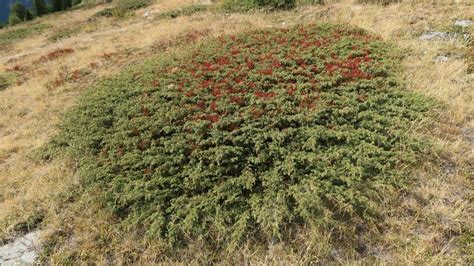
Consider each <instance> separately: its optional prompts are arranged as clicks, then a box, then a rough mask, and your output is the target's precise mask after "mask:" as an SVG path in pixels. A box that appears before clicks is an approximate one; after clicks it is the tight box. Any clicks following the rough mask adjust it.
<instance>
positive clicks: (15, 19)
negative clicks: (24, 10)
mask: <svg viewBox="0 0 474 266" xmlns="http://www.w3.org/2000/svg"><path fill="white" fill-rule="evenodd" d="M21 22H23V20H21V19H20V18H19V17H18V16H17V15H16V14H10V15H9V16H8V25H10V26H15V25H17V24H20V23H21Z"/></svg>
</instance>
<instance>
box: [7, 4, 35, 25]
mask: <svg viewBox="0 0 474 266" xmlns="http://www.w3.org/2000/svg"><path fill="white" fill-rule="evenodd" d="M32 19H33V15H32V14H31V12H30V11H29V10H28V9H26V7H25V6H24V5H23V4H21V3H20V2H16V3H14V4H13V5H12V6H11V7H10V16H9V17H8V23H9V24H10V26H13V25H16V24H18V23H20V22H22V21H27V20H32Z"/></svg>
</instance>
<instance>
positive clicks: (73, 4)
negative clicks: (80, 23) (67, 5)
mask: <svg viewBox="0 0 474 266" xmlns="http://www.w3.org/2000/svg"><path fill="white" fill-rule="evenodd" d="M81 3H82V0H72V6H77V5H79V4H81Z"/></svg>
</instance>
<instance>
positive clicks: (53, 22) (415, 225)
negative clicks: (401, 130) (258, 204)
mask: <svg viewBox="0 0 474 266" xmlns="http://www.w3.org/2000/svg"><path fill="white" fill-rule="evenodd" d="M191 4H194V2H193V1H191V0H189V1H186V0H173V1H157V2H156V3H154V4H152V5H151V6H149V7H146V8H144V9H139V10H137V11H134V13H135V16H126V17H121V18H113V17H98V16H95V14H96V13H97V12H99V11H101V10H104V9H105V8H109V6H108V5H99V6H95V7H91V8H88V9H82V10H75V11H71V12H66V13H59V14H53V15H49V16H46V17H42V18H39V19H37V20H35V21H34V22H33V23H34V25H35V27H31V25H20V26H18V27H15V28H13V29H3V30H0V36H1V39H0V62H1V64H0V110H1V114H2V115H1V116H0V240H2V241H8V240H9V239H11V238H13V237H14V236H15V235H17V234H19V233H21V232H22V231H26V230H29V228H32V227H36V226H39V227H40V228H42V229H43V236H44V239H45V243H46V248H45V253H44V255H45V256H46V255H47V259H51V260H53V261H56V262H58V261H64V260H75V261H107V260H108V259H110V257H111V256H112V257H115V258H116V259H118V260H134V261H136V260H138V261H141V262H150V261H157V260H166V258H163V257H158V255H159V254H162V252H163V250H164V249H166V247H163V246H162V242H161V240H160V239H154V238H151V239H147V240H145V241H143V240H142V238H141V233H140V232H139V231H133V230H131V231H130V230H129V231H124V230H121V229H120V230H119V229H117V228H116V227H115V226H113V225H114V224H115V223H116V222H118V221H119V220H118V218H117V217H116V215H114V213H113V212H111V211H109V210H108V209H107V208H104V207H103V206H102V204H99V202H98V201H96V200H93V197H89V198H84V197H81V195H78V194H77V191H81V190H80V189H79V190H78V187H79V188H80V186H82V185H83V183H82V180H83V179H82V178H81V175H80V174H78V172H76V169H77V166H78V165H76V164H75V162H74V161H73V160H72V161H71V160H69V159H68V158H67V157H54V158H53V159H49V158H46V159H49V160H44V158H41V156H39V155H38V153H39V152H38V150H39V148H41V147H43V146H44V145H45V144H46V143H48V142H49V141H51V139H52V138H53V137H54V136H56V135H57V134H58V133H59V132H60V130H59V128H58V126H59V125H60V124H61V121H62V119H63V115H64V114H65V113H66V112H67V111H68V110H70V108H71V107H73V106H75V105H76V104H77V100H78V99H79V96H81V95H83V94H84V92H86V91H87V90H88V89H89V88H94V86H92V85H93V84H95V83H96V82H97V81H99V80H101V79H102V78H103V77H109V76H111V75H114V74H116V73H120V72H121V71H122V69H123V68H125V67H127V66H130V65H137V64H138V65H139V64H141V63H143V61H145V60H146V59H148V58H149V57H150V56H152V55H153V56H158V57H159V56H160V54H162V53H166V54H169V53H171V54H172V53H177V54H181V53H185V51H187V50H188V46H187V44H188V43H190V42H200V41H206V40H208V39H212V38H215V37H219V36H224V35H229V34H237V33H240V32H243V31H248V30H261V29H268V28H290V27H292V26H293V25H296V24H302V23H321V22H329V23H343V24H347V25H349V26H355V27H360V28H362V29H365V30H366V31H368V32H369V33H370V34H373V35H375V36H379V37H380V38H382V39H383V40H384V41H385V42H389V43H392V44H394V45H396V46H397V47H398V48H399V49H401V54H403V55H404V56H403V57H402V58H400V60H401V61H400V62H401V63H400V64H399V65H398V66H399V68H398V69H397V71H398V73H400V75H401V80H400V81H401V82H402V83H403V84H404V86H405V87H407V88H408V89H409V90H412V91H414V92H417V93H420V94H423V95H425V96H428V97H432V98H434V99H436V100H438V101H439V103H440V104H441V105H442V108H440V109H438V110H439V111H438V113H437V114H436V117H437V120H436V121H437V122H434V123H433V124H432V125H431V127H430V128H429V129H424V131H423V129H422V127H420V125H418V124H416V123H415V124H413V125H412V128H411V129H410V132H414V131H418V132H420V130H421V134H424V136H425V138H426V139H427V140H428V141H430V142H431V143H432V145H433V150H432V151H431V152H430V154H429V156H427V157H426V158H420V160H421V161H422V164H421V165H420V166H419V167H418V168H416V169H415V170H414V171H412V172H411V174H410V175H409V176H405V177H404V178H405V179H408V180H411V181H412V182H413V183H412V184H411V186H410V189H408V190H407V191H406V192H404V193H402V194H398V193H396V194H397V195H399V196H397V198H393V199H388V201H390V202H396V203H397V204H396V205H389V206H387V208H386V210H387V214H386V215H385V216H384V217H383V221H381V222H379V224H378V226H379V227H380V226H382V228H379V229H377V230H381V231H383V233H384V234H378V232H368V231H369V230H368V229H367V228H360V227H359V228H357V230H360V232H357V233H356V234H355V235H356V236H357V237H359V238H360V239H358V240H357V241H356V242H360V243H364V246H362V247H354V246H353V247H351V248H353V249H354V248H355V249H358V250H356V252H355V253H353V254H347V253H345V252H344V250H349V249H343V250H342V251H341V250H339V249H338V248H335V247H334V246H330V245H329V243H330V242H329V241H328V238H329V236H330V234H328V232H323V231H317V230H314V229H313V228H305V230H302V232H301V234H300V235H299V238H298V239H295V240H294V241H295V246H300V247H301V246H304V247H305V248H303V249H291V245H282V244H272V245H269V246H267V247H262V246H260V247H259V246H256V245H254V244H255V243H252V242H249V243H246V244H242V245H240V246H239V250H238V254H239V256H235V255H233V256H231V257H228V258H223V259H232V260H234V261H237V262H239V261H242V260H245V261H250V262H271V261H289V262H298V261H301V258H303V257H304V256H305V255H310V257H312V258H316V260H317V258H320V259H325V260H327V259H328V256H327V254H331V255H330V256H329V259H330V260H332V261H338V262H348V261H373V260H377V261H381V262H387V263H390V262H392V263H393V262H397V263H453V262H468V261H472V259H473V247H472V244H471V242H472V237H473V224H472V221H473V220H474V219H473V218H474V217H473V212H472V196H473V190H472V172H473V168H472V167H473V166H472V165H473V160H474V159H473V158H474V157H473V156H474V154H473V132H474V122H473V111H474V110H473V106H474V105H473V104H472V101H473V93H474V90H473V89H472V83H473V81H474V77H473V74H472V71H469V68H470V67H471V68H472V65H473V54H474V52H473V46H472V43H469V42H466V41H465V40H462V39H461V38H457V39H453V40H450V41H424V40H420V39H419V38H418V37H419V35H420V34H421V33H422V32H424V31H428V30H439V31H446V30H450V31H455V30H459V29H456V28H453V26H452V24H453V21H454V20H455V19H458V18H467V19H474V11H473V8H472V5H471V6H469V5H467V4H454V5H442V4H423V3H420V4H410V3H399V4H393V5H389V6H387V7H382V6H378V5H358V4H355V3H352V2H346V1H343V2H340V3H331V4H327V5H319V6H305V7H303V8H297V9H295V10H294V11H278V12H273V13H268V12H260V11H257V12H252V13H242V14H241V13H233V14H225V13H222V12H219V11H217V10H214V8H213V7H212V6H211V7H210V8H206V9H202V10H200V11H198V12H196V13H191V14H190V15H183V16H177V17H176V18H167V17H164V18H163V17H160V16H159V14H163V13H166V12H169V11H173V12H175V11H176V10H177V8H180V7H185V6H189V5H191ZM147 12H148V13H147ZM178 13H179V12H178ZM145 14H147V16H146V17H144V16H143V15H145ZM150 14H151V15H150ZM173 17H174V16H173ZM467 31H468V32H470V33H471V34H472V32H473V30H472V26H471V27H470V28H467ZM5 36H8V38H6V37H5ZM439 55H448V56H449V60H448V61H446V62H437V61H436V60H435V59H436V57H437V56H439ZM2 80H3V81H2ZM2 84H5V85H2ZM43 155H44V153H43ZM89 193H93V194H94V191H92V192H89ZM93 194H91V195H93ZM96 195H100V193H99V191H96ZM369 228H370V227H369ZM305 251H311V252H313V253H311V254H305ZM318 252H320V253H318ZM210 256H212V254H209V253H206V252H205V250H204V249H203V248H202V245H201V244H200V243H199V242H195V243H194V245H193V246H189V247H188V249H187V251H186V252H185V253H184V254H182V257H181V259H183V260H188V259H191V260H194V261H201V262H202V261H208V259H209V258H210ZM169 259H170V260H173V258H169Z"/></svg>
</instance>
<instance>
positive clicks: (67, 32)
mask: <svg viewBox="0 0 474 266" xmlns="http://www.w3.org/2000/svg"><path fill="white" fill-rule="evenodd" d="M81 31H82V27H80V26H74V27H69V28H66V29H62V30H60V31H57V32H55V33H53V34H52V35H51V36H49V37H48V41H49V42H57V41H59V40H62V39H67V38H70V37H73V36H75V35H77V34H79V33H80V32H81Z"/></svg>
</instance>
